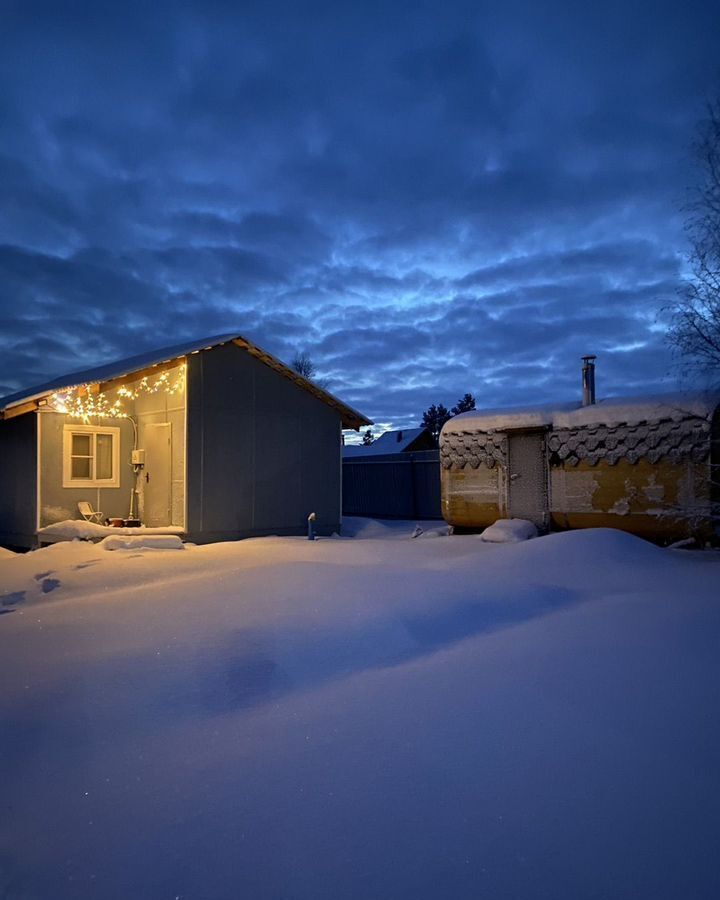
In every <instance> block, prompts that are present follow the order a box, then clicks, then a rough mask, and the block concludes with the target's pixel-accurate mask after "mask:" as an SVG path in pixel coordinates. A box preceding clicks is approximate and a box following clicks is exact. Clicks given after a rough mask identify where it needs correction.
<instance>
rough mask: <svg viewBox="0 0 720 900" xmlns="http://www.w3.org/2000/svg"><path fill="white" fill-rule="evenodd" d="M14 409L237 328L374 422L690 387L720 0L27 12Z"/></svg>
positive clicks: (8, 47)
mask: <svg viewBox="0 0 720 900" xmlns="http://www.w3.org/2000/svg"><path fill="white" fill-rule="evenodd" d="M2 18H3V22H2V28H1V29H0V85H1V86H2V90H0V321H1V322H2V328H1V330H0V334H1V338H0V343H1V346H0V350H1V352H0V395H2V394H6V393H9V392H11V391H13V390H16V389H19V388H21V387H24V386H29V385H32V384H34V383H36V382H40V381H43V380H45V379H46V378H48V377H50V376H54V375H58V374H62V373H63V372H65V371H70V370H72V369H74V368H84V367H87V366H90V365H92V364H95V363H97V364H100V363H103V362H107V361H110V360H112V359H113V358H117V357H121V356H129V355H132V354H134V353H139V352H142V351H144V350H146V349H151V348H153V347H159V346H163V345H166V344H172V343H177V342H179V341H181V340H183V339H185V338H194V337H199V336H200V337H201V336H203V335H205V334H207V335H211V334H216V333H222V332H230V331H237V332H239V333H242V334H245V335H246V336H247V337H249V338H251V339H252V340H253V341H255V342H256V343H258V344H260V345H261V346H263V347H265V348H266V349H268V350H270V351H271V352H272V353H275V354H276V355H277V356H279V357H280V358H281V359H284V360H286V361H289V360H290V359H291V358H292V356H293V355H294V353H295V351H298V350H299V351H303V350H304V351H307V352H308V353H309V354H310V356H311V357H312V359H313V361H314V362H315V364H316V365H317V368H318V369H319V371H320V374H321V375H322V376H323V377H325V378H326V379H327V381H328V387H329V389H330V390H331V391H332V392H333V393H336V394H337V395H338V396H340V397H341V398H342V399H343V400H345V401H347V402H348V403H350V404H351V405H353V406H356V407H357V408H358V409H360V410H361V411H362V412H364V413H365V414H366V415H368V416H369V417H370V418H372V419H374V420H375V421H376V422H378V423H384V424H393V425H394V426H396V427H403V426H405V427H407V426H410V425H415V424H417V423H418V420H419V418H420V416H421V414H422V411H423V409H425V408H426V407H427V406H428V405H429V404H430V403H432V402H440V401H442V402H445V403H446V404H447V405H448V406H451V405H452V404H453V403H455V402H456V401H457V399H458V398H459V397H460V396H461V395H462V394H463V393H464V392H465V391H471V392H473V393H474V394H475V396H476V398H477V400H478V406H497V405H500V404H507V403H515V402H524V401H525V400H527V399H528V397H530V398H532V400H533V401H545V400H554V399H572V398H573V397H576V396H577V397H579V395H580V387H579V379H580V376H579V369H580V360H579V358H580V356H581V355H582V354H584V353H589V352H594V353H596V354H598V357H599V358H598V393H599V394H600V395H605V394H612V393H632V392H638V391H642V390H648V389H653V390H654V389H657V390H663V389H671V388H672V387H673V382H672V380H671V379H670V378H669V373H670V371H671V364H670V357H669V354H668V352H667V350H666V349H665V346H664V340H663V324H662V322H663V317H662V313H661V308H662V306H663V303H665V302H667V301H668V300H671V299H672V297H673V295H674V292H675V288H676V285H677V282H678V278H679V277H680V274H681V272H682V271H683V266H684V256H685V254H686V251H687V245H686V240H685V236H684V234H683V214H682V211H681V205H682V203H683V201H684V199H685V197H686V190H687V188H688V187H689V185H690V184H691V183H692V180H693V178H694V177H695V173H694V167H693V161H692V157H691V152H690V143H691V141H692V139H693V136H694V128H695V124H696V122H697V121H698V119H699V118H700V117H701V115H702V113H703V106H704V103H705V101H706V100H707V99H708V98H709V97H711V96H712V95H713V93H714V92H717V91H718V89H719V88H720V28H718V27H717V25H718V23H717V8H716V5H715V3H713V2H707V3H701V2H696V0H690V2H685V3H682V4H680V3H677V2H672V3H665V2H656V3H653V4H651V5H649V4H640V3H627V2H626V3H612V2H609V3H593V4H590V3H570V2H567V3H552V2H543V3H537V2H534V0H524V2H517V3H514V2H503V3H497V2H494V3H482V2H477V0H474V2H468V3H461V2H445V3H442V4H441V3H429V2H414V3H405V2H397V0H384V2H375V0H363V2H355V3H344V2H342V0H334V2H328V3H320V2H318V3H307V2H300V0H296V2H292V3H287V4H283V3H276V2H267V3H257V4H255V3H242V2H236V3H223V2H213V0H204V2H197V3H192V2H187V3H186V2H178V3H173V4H165V3H163V2H151V3H149V2H145V3H142V4H135V3H132V2H130V3H123V4H117V3H116V4H108V5H107V6H106V7H105V6H104V4H103V3H98V2H95V3H92V4H83V3H74V2H68V3H57V2H48V3H47V4H41V3H36V2H32V0H30V2H22V0H10V2H9V3H8V2H7V0H6V2H5V3H4V4H3V16H2Z"/></svg>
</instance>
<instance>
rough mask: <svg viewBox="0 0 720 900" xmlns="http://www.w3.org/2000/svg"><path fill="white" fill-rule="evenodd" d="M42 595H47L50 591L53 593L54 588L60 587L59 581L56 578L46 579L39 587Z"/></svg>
mask: <svg viewBox="0 0 720 900" xmlns="http://www.w3.org/2000/svg"><path fill="white" fill-rule="evenodd" d="M40 587H41V589H42V592H43V594H49V593H50V591H54V590H55V588H59V587H60V581H59V580H58V579H57V578H46V579H45V580H44V581H43V582H42V584H41V585H40Z"/></svg>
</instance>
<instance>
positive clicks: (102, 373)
mask: <svg viewBox="0 0 720 900" xmlns="http://www.w3.org/2000/svg"><path fill="white" fill-rule="evenodd" d="M231 341H234V342H236V343H238V344H239V345H240V346H241V347H243V349H245V350H247V351H248V352H249V353H250V354H251V355H252V356H255V357H256V358H258V359H260V360H261V361H262V362H264V363H265V364H266V365H269V366H270V367H271V368H273V369H275V370H276V371H278V372H280V374H282V375H284V376H285V377H287V378H290V379H291V380H292V381H294V382H296V383H297V384H299V385H300V386H301V387H303V388H305V389H306V390H308V391H309V392H310V393H312V394H314V395H315V396H317V397H318V398H319V399H321V400H323V401H324V402H326V403H327V404H328V405H329V406H333V407H335V408H337V409H338V410H339V411H340V412H341V414H342V418H343V426H344V427H345V428H359V427H360V426H361V425H372V422H371V421H370V420H369V419H367V418H366V417H365V416H363V415H362V413H359V412H358V411H357V410H355V409H353V408H352V407H351V406H348V405H347V404H346V403H343V402H342V401H341V400H339V399H338V398H337V397H334V396H333V395H332V394H330V393H329V392H328V391H325V390H323V389H322V388H320V387H318V386H317V385H316V384H314V383H313V382H311V381H308V380H307V379H306V378H303V376H302V375H299V374H298V373H297V372H295V371H294V370H293V369H291V368H290V367H289V366H286V365H285V364H284V363H283V362H281V361H280V360H279V359H276V358H275V357H274V356H272V355H271V354H270V353H267V352H266V351H265V350H262V349H261V348H260V347H258V346H257V345H256V344H253V343H252V342H251V341H249V340H248V339H247V338H245V337H243V336H242V335H241V334H219V335H214V336H212V337H205V338H198V339H196V340H194V341H187V342H184V343H182V344H173V345H172V346H171V347H163V348H160V349H157V350H150V351H147V352H146V353H140V354H138V355H137V356H129V357H126V358H125V359H119V360H115V361H113V362H111V363H107V364H106V365H103V366H96V367H94V368H92V369H83V370H81V371H78V372H71V373H69V374H67V375H61V376H59V377H58V378H53V379H52V380H51V381H47V382H45V383H44V384H40V385H36V386H35V387H31V388H26V389H24V390H22V391H17V392H16V393H14V394H9V395H8V396H7V397H3V398H0V412H2V411H4V410H6V409H8V408H10V407H13V406H18V405H19V404H21V403H28V402H30V401H33V400H38V399H40V398H42V397H46V396H47V395H48V394H51V393H53V392H54V391H60V390H67V389H69V388H73V387H78V386H79V385H82V384H92V383H97V382H104V381H112V380H113V379H114V378H121V377H123V376H124V375H130V374H132V373H133V372H137V371H140V370H142V369H146V368H149V367H150V366H157V365H160V364H162V363H167V362H172V361H173V360H176V359H180V358H181V357H184V356H187V355H188V354H190V353H196V352H198V351H200V350H210V349H212V348H213V347H219V346H220V345H222V344H228V343H230V342H231Z"/></svg>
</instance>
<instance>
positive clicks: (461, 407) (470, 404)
mask: <svg viewBox="0 0 720 900" xmlns="http://www.w3.org/2000/svg"><path fill="white" fill-rule="evenodd" d="M471 409H475V398H474V397H473V395H472V394H464V395H463V396H462V397H461V398H460V399H459V400H458V402H457V403H456V404H455V406H453V408H452V409H451V410H450V412H451V413H452V414H453V415H454V416H459V415H460V413H464V412H470V410H471Z"/></svg>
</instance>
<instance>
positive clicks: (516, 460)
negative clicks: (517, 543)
mask: <svg viewBox="0 0 720 900" xmlns="http://www.w3.org/2000/svg"><path fill="white" fill-rule="evenodd" d="M590 365H591V364H590ZM591 374H593V373H592V372H591ZM593 381H594V378H593ZM440 463H441V491H442V513H443V516H444V518H445V520H446V521H447V522H448V523H449V524H450V525H453V526H455V527H458V528H471V529H479V528H484V527H485V526H487V525H491V524H492V523H493V522H495V521H496V520H497V519H500V518H521V519H529V520H531V521H533V522H535V524H536V525H538V526H539V527H540V528H541V529H564V528H588V527H611V528H620V529H622V530H624V531H630V532H633V533H635V534H638V535H641V536H643V537H646V538H649V539H651V540H656V541H663V542H667V541H671V540H677V539H680V538H683V537H689V536H696V537H700V538H702V539H712V538H713V537H714V536H716V527H717V523H718V517H717V514H718V511H719V501H720V490H719V487H720V407H719V405H718V396H717V395H709V394H669V395H656V396H652V397H635V398H613V399H609V400H603V401H600V402H598V403H595V402H594V383H593V384H592V392H591V393H590V394H589V395H588V396H586V405H580V404H565V405H561V406H557V407H543V408H526V409H506V410H494V411H493V410H488V411H481V410H474V411H472V412H469V413H463V414H462V415H459V416H455V417H454V418H453V419H451V420H450V421H449V422H447V423H446V425H445V427H444V428H443V430H442V433H441V435H440ZM713 473H715V477H714V478H713ZM713 511H714V512H715V524H713Z"/></svg>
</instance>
